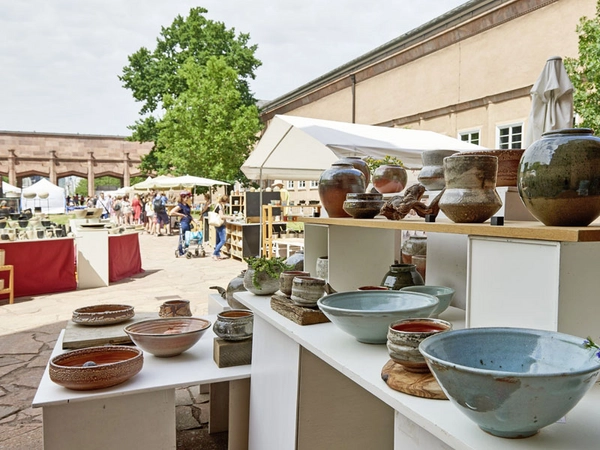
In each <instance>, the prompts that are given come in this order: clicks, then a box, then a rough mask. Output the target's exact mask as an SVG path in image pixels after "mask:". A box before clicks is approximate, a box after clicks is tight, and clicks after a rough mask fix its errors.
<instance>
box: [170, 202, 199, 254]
mask: <svg viewBox="0 0 600 450" xmlns="http://www.w3.org/2000/svg"><path fill="white" fill-rule="evenodd" d="M191 196H192V194H191V193H190V192H189V191H181V193H180V194H179V200H178V201H177V206H176V207H174V208H173V209H172V210H171V214H170V215H171V216H178V217H180V219H179V245H178V246H177V250H175V256H176V257H179V256H183V255H184V254H185V250H184V248H183V243H184V240H185V232H186V231H192V229H191V223H192V221H193V220H194V218H193V217H192V209H191V208H190V204H189V203H188V199H189V198H190V197H191Z"/></svg>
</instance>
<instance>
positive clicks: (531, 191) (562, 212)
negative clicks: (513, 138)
mask: <svg viewBox="0 0 600 450" xmlns="http://www.w3.org/2000/svg"><path fill="white" fill-rule="evenodd" d="M517 187H518V189H519V195H520V196H521V200H522V201H523V203H524V204H525V207H526V208H527V209H528V210H529V212H530V213H531V214H533V216H534V217H535V218H536V219H538V220H539V221H540V222H542V223H543V224H544V225H554V226H587V225H589V224H590V223H591V222H593V221H594V220H595V219H596V218H598V216H599V215H600V138H598V137H596V136H594V135H593V134H592V130H590V129H587V128H572V129H564V130H557V131H551V132H548V133H544V134H543V135H542V137H541V138H540V139H539V140H537V141H535V142H534V143H533V144H531V145H530V146H529V147H528V148H527V150H525V152H524V153H523V157H522V158H521V162H520V164H519V171H518V174H517Z"/></svg>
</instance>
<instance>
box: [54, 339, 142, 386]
mask: <svg viewBox="0 0 600 450" xmlns="http://www.w3.org/2000/svg"><path fill="white" fill-rule="evenodd" d="M143 364H144V354H143V353H142V351H141V350H140V349H137V348H133V347H124V346H116V345H115V346H105V347H90V348H83V349H80V350H73V351H72V352H67V353H63V354H62V355H58V356H56V357H54V358H52V360H51V361H50V366H49V368H48V372H49V375H50V379H51V380H52V381H54V382H55V383H56V384H60V385H61V386H64V387H66V388H69V389H74V390H77V391H88V390H92V389H102V388H107V387H110V386H115V385H117V384H120V383H123V382H124V381H127V380H128V379H130V378H131V377H132V376H134V375H135V374H137V373H138V372H139V371H140V370H142V366H143Z"/></svg>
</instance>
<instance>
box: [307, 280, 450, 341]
mask: <svg viewBox="0 0 600 450" xmlns="http://www.w3.org/2000/svg"><path fill="white" fill-rule="evenodd" d="M438 303H439V300H438V299H437V297H434V296H433V295H427V294H421V293H417V292H405V291H392V290H390V291H351V292H339V293H337V294H331V295H327V296H325V297H323V298H321V299H320V300H319V301H318V302H317V304H318V306H319V308H320V309H321V311H323V313H324V314H325V315H326V316H327V318H328V319H329V320H331V322H333V323H334V324H335V325H336V326H337V327H338V328H340V329H341V330H342V331H345V332H346V333H348V334H350V335H352V336H354V337H355V338H356V339H357V340H358V341H359V342H364V343H366V344H385V343H386V342H387V333H388V328H389V326H390V323H392V322H394V321H396V320H400V319H408V318H413V317H415V318H419V317H429V315H430V314H431V313H432V312H433V310H434V309H435V308H436V307H437V305H438Z"/></svg>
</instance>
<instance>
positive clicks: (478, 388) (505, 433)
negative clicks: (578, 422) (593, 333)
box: [419, 328, 600, 438]
mask: <svg viewBox="0 0 600 450" xmlns="http://www.w3.org/2000/svg"><path fill="white" fill-rule="evenodd" d="M583 342H584V340H583V339H582V338H579V337H575V336H570V335H568V334H563V333H557V332H554V331H543V330H530V329H524V328H470V329H465V330H455V331H446V332H444V333H439V334H437V335H433V336H431V337H428V338H427V339H425V340H424V341H423V342H421V344H420V345H419V350H420V351H421V354H422V355H423V356H424V357H425V360H426V361H427V365H428V366H429V368H430V369H431V371H432V372H433V374H434V376H435V378H436V379H437V381H438V382H439V384H440V386H441V387H442V389H443V390H444V392H445V393H446V395H447V397H448V398H449V399H450V401H451V402H452V403H453V404H454V405H456V406H457V407H458V409H460V410H461V411H462V412H463V413H465V414H466V415H467V416H468V417H469V418H470V419H471V420H473V421H474V422H475V423H476V424H477V425H479V427H480V428H481V429H482V430H484V431H486V432H488V433H490V434H492V435H494V436H499V437H505V438H522V437H529V436H533V435H534V434H536V433H537V432H538V431H539V430H540V429H541V428H543V427H545V426H548V425H551V424H553V423H555V422H556V421H557V420H559V419H560V418H562V417H563V416H564V415H565V414H566V413H567V412H568V411H570V410H571V409H572V408H573V407H574V406H575V405H576V404H577V403H578V402H579V400H581V398H582V397H583V396H584V394H585V393H586V392H587V391H588V389H590V388H591V387H592V386H593V385H594V383H595V381H596V379H597V378H598V374H599V373H600V359H599V358H598V357H597V356H596V352H595V351H594V350H593V349H588V348H585V346H584V344H583Z"/></svg>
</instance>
